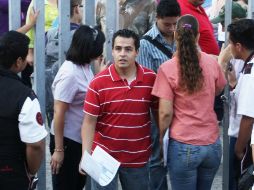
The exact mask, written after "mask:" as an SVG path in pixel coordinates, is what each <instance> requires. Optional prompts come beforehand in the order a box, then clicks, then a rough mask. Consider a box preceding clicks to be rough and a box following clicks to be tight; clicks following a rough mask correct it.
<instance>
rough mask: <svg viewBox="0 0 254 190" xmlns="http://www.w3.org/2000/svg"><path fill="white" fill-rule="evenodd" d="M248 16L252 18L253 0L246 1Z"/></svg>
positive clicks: (253, 14)
mask: <svg viewBox="0 0 254 190" xmlns="http://www.w3.org/2000/svg"><path fill="white" fill-rule="evenodd" d="M247 17H248V18H250V19H254V2H253V1H252V0H249V1H248V15H247Z"/></svg>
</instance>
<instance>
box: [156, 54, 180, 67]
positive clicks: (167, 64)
mask: <svg viewBox="0 0 254 190" xmlns="http://www.w3.org/2000/svg"><path fill="white" fill-rule="evenodd" d="M176 62H177V57H176V56H173V57H172V58H171V59H169V60H167V61H165V62H163V63H162V64H161V66H160V67H161V68H168V67H170V68H171V69H172V68H175V67H176V66H177V63H176Z"/></svg>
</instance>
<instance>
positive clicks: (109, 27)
mask: <svg viewBox="0 0 254 190" xmlns="http://www.w3.org/2000/svg"><path fill="white" fill-rule="evenodd" d="M105 2H106V34H105V35H106V44H105V45H106V58H107V60H112V37H113V34H114V33H115V32H116V30H118V28H119V27H118V26H119V24H118V22H119V21H118V17H119V15H118V13H119V4H118V1H116V0H106V1H105Z"/></svg>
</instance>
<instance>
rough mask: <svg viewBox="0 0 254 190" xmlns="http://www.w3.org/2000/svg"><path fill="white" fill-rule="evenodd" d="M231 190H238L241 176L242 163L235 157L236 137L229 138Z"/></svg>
mask: <svg viewBox="0 0 254 190" xmlns="http://www.w3.org/2000/svg"><path fill="white" fill-rule="evenodd" d="M229 140H230V141H229V190H238V180H239V178H240V175H241V161H240V160H239V159H238V158H237V156H236V155H235V143H236V140H237V138H236V137H229Z"/></svg>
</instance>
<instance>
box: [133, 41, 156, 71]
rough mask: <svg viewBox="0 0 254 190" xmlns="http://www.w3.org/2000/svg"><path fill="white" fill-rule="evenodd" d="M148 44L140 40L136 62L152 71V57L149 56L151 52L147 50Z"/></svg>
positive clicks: (149, 49)
mask: <svg viewBox="0 0 254 190" xmlns="http://www.w3.org/2000/svg"><path fill="white" fill-rule="evenodd" d="M149 46H150V42H148V41H147V40H144V39H143V40H140V47H139V53H138V57H137V59H136V61H137V62H138V63H139V64H141V65H143V66H144V67H146V68H149V69H152V70H153V64H152V59H153V58H152V57H151V55H150V52H152V49H151V48H149Z"/></svg>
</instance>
